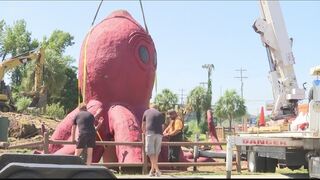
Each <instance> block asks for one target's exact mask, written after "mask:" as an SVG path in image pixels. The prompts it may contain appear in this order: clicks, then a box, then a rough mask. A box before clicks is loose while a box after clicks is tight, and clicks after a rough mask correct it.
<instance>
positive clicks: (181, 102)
mask: <svg viewBox="0 0 320 180" xmlns="http://www.w3.org/2000/svg"><path fill="white" fill-rule="evenodd" d="M180 91H181V94H180V104H181V106H182V105H183V98H184V94H183V89H180Z"/></svg>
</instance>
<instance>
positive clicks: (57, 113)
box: [46, 103, 65, 119]
mask: <svg viewBox="0 0 320 180" xmlns="http://www.w3.org/2000/svg"><path fill="white" fill-rule="evenodd" d="M46 115H47V116H49V117H52V118H55V119H63V118H64V116H65V113H64V110H63V106H61V105H60V103H52V104H50V105H47V107H46Z"/></svg>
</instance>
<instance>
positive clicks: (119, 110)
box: [49, 10, 157, 162]
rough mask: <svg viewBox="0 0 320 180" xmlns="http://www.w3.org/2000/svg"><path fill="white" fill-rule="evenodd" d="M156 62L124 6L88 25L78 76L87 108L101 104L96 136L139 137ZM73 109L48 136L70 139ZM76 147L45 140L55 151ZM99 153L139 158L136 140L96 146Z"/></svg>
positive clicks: (123, 159)
mask: <svg viewBox="0 0 320 180" xmlns="http://www.w3.org/2000/svg"><path fill="white" fill-rule="evenodd" d="M85 58H86V62H85ZM85 63H86V65H84V64H85ZM84 66H85V68H86V71H87V73H86V74H84ZM156 68H157V53H156V49H155V45H154V43H153V40H152V38H151V36H150V35H149V34H148V33H146V31H145V30H144V29H143V28H142V27H141V26H140V25H139V23H138V22H137V21H135V20H134V19H133V18H132V17H131V15H130V14H129V13H128V12H127V11H124V10H119V11H115V12H113V13H112V14H111V15H109V16H108V17H107V18H105V19H104V20H103V21H102V22H100V23H99V24H98V25H96V26H95V27H93V28H92V29H91V31H90V32H89V33H88V34H87V36H86V38H85V40H84V42H83V44H82V48H81V54H80V62H79V80H80V85H81V91H85V97H84V101H85V102H86V103H87V105H88V111H90V112H91V113H93V114H95V113H96V111H97V110H98V109H99V108H102V113H101V116H102V117H103V118H104V122H103V125H102V126H101V127H100V129H99V131H98V133H99V135H98V136H97V140H103V141H121V142H136V141H141V129H140V127H141V118H142V115H143V112H144V111H145V110H146V109H147V108H148V106H149V101H150V98H151V94H152V88H153V83H154V79H155V71H156ZM84 78H85V86H82V83H83V81H84ZM77 113H78V109H75V110H73V111H72V112H71V113H69V114H68V115H67V116H66V117H65V118H64V120H63V121H62V122H61V123H60V124H59V125H58V126H57V128H56V130H55V132H54V133H53V135H52V137H51V139H53V140H70V134H71V126H72V120H73V118H74V117H75V115H76V114H77ZM100 137H101V139H100ZM74 150H75V145H64V146H62V145H50V146H49V151H50V153H55V154H73V153H74ZM102 156H103V159H104V161H105V162H115V161H118V162H141V161H142V156H141V147H139V146H116V148H115V147H114V146H108V147H103V146H96V148H94V152H93V162H98V161H99V160H100V159H101V157H102Z"/></svg>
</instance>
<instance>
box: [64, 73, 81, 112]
mask: <svg viewBox="0 0 320 180" xmlns="http://www.w3.org/2000/svg"><path fill="white" fill-rule="evenodd" d="M76 71H77V68H76V67H71V68H67V69H66V73H65V74H66V76H67V81H66V83H65V85H64V88H63V89H62V92H61V93H62V94H63V95H61V96H60V102H61V103H62V104H63V105H64V110H65V112H66V113H69V112H70V111H72V110H73V109H75V108H76V107H77V105H78V86H77V85H78V79H77V72H76Z"/></svg>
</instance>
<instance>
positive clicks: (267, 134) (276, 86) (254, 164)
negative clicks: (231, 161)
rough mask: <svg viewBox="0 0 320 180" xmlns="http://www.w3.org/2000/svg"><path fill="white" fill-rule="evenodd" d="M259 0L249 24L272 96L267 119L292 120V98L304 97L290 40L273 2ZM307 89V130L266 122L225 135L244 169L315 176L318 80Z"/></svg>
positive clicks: (319, 168) (319, 149)
mask: <svg viewBox="0 0 320 180" xmlns="http://www.w3.org/2000/svg"><path fill="white" fill-rule="evenodd" d="M259 4H260V9H261V18H258V19H257V20H256V21H255V22H254V24H253V28H254V30H255V32H257V33H258V34H259V35H260V37H261V40H262V43H263V45H264V47H265V48H266V51H267V56H268V60H269V66H270V72H269V80H270V82H271V85H272V90H273V97H274V106H273V110H272V113H271V121H273V122H282V123H284V122H288V121H286V120H288V119H294V120H293V121H295V120H297V118H298V117H299V116H300V115H301V113H300V114H299V106H298V102H299V101H300V100H303V99H304V98H305V90H304V89H301V88H299V86H298V83H297V78H296V76H295V73H294V68H293V65H294V64H295V59H294V56H293V53H292V49H291V48H292V39H291V38H290V39H289V37H288V34H287V30H286V27H285V23H284V18H283V15H282V12H281V8H280V4H279V2H278V1H276V0H270V1H267V0H260V1H259ZM311 75H315V76H319V75H320V66H318V67H314V68H312V69H311ZM312 89H313V99H312V100H311V101H310V102H309V104H308V108H307V109H308V110H307V112H306V116H303V118H305V119H304V121H305V122H307V124H308V127H307V128H304V129H298V130H297V129H296V130H293V129H294V128H292V127H290V123H288V128H274V127H279V126H280V125H283V124H280V123H273V124H272V123H270V125H269V127H257V128H255V130H253V129H251V131H246V132H239V133H238V134H237V135H234V136H229V137H228V142H229V144H231V145H230V146H233V145H235V146H237V147H238V149H240V154H241V155H242V157H243V158H245V159H246V160H247V162H248V163H247V164H248V170H249V171H251V172H275V170H276V167H277V166H279V167H288V168H290V169H292V170H295V169H299V168H301V167H302V166H304V168H306V169H308V170H309V176H310V177H318V178H320V133H319V132H320V131H319V130H320V123H319V120H320V83H319V80H315V81H314V83H313V88H312ZM299 118H301V117H299ZM281 120H283V121H281ZM289 122H290V121H289ZM275 129H277V130H275ZM230 146H229V147H230ZM227 156H228V155H227ZM227 169H228V166H227Z"/></svg>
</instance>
